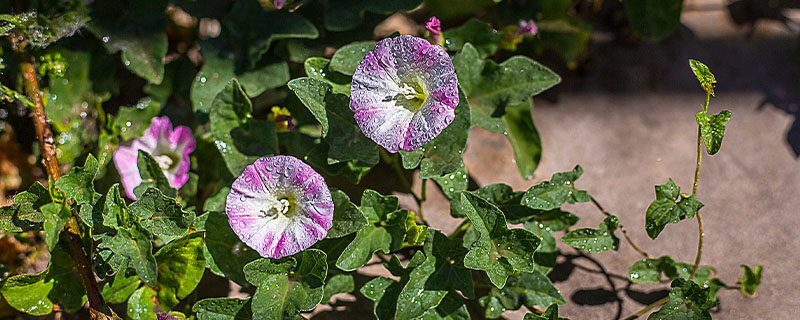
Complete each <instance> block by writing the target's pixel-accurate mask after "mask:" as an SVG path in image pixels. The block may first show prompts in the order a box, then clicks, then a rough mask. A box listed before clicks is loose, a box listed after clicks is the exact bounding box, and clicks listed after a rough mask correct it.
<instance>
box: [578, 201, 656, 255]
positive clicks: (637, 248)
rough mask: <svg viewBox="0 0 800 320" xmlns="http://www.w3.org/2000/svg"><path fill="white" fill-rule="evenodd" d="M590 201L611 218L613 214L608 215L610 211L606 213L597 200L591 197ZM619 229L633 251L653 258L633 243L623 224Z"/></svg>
mask: <svg viewBox="0 0 800 320" xmlns="http://www.w3.org/2000/svg"><path fill="white" fill-rule="evenodd" d="M589 199H591V200H592V203H593V204H594V206H595V207H597V209H598V210H600V212H601V213H603V214H604V215H605V216H606V217H610V216H611V214H610V213H608V211H606V210H605V209H603V206H601V205H600V203H599V202H597V200H596V199H595V198H594V197H592V196H589ZM618 228H619V230H620V231H622V235H623V236H625V240H626V241H628V244H630V245H631V247H632V248H633V250H636V252H638V253H639V254H641V255H642V256H644V257H645V258H650V257H651V256H650V254H648V253H647V252H645V251H644V250H642V248H640V247H639V246H637V245H636V244H635V243H633V239H631V237H630V236H629V235H628V230H626V229H625V226H623V225H622V223H620V224H619V226H618Z"/></svg>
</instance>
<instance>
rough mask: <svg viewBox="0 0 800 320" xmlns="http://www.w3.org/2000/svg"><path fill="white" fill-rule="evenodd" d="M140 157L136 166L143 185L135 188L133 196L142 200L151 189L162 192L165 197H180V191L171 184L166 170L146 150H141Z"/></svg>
mask: <svg viewBox="0 0 800 320" xmlns="http://www.w3.org/2000/svg"><path fill="white" fill-rule="evenodd" d="M138 152H139V155H138V157H137V158H136V166H137V167H138V168H139V175H140V176H141V177H142V183H140V184H139V185H138V186H136V187H134V188H133V194H134V195H136V197H137V198H141V197H142V195H144V193H145V192H146V191H147V190H149V189H150V188H154V189H157V190H159V191H161V192H162V193H163V194H164V195H166V196H167V197H170V198H174V197H176V196H177V195H178V190H177V189H175V188H173V187H172V186H171V185H170V184H169V180H168V179H167V176H166V175H165V174H164V170H163V169H161V166H160V165H159V164H158V162H156V160H155V159H153V156H151V155H150V154H149V153H147V152H146V151H144V150H139V151H138Z"/></svg>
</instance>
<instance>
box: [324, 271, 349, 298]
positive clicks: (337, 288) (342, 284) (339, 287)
mask: <svg viewBox="0 0 800 320" xmlns="http://www.w3.org/2000/svg"><path fill="white" fill-rule="evenodd" d="M355 289H356V285H355V280H353V275H352V274H350V273H340V274H336V275H333V276H330V277H329V278H328V281H327V282H325V294H324V295H323V296H322V302H321V303H329V302H330V301H331V297H333V295H335V294H339V293H350V292H353V290H355Z"/></svg>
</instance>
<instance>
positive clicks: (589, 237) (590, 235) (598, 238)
mask: <svg viewBox="0 0 800 320" xmlns="http://www.w3.org/2000/svg"><path fill="white" fill-rule="evenodd" d="M617 226H619V219H617V217H616V216H610V217H608V218H605V219H604V220H603V222H602V223H600V228H599V229H592V228H581V229H577V230H573V231H570V232H568V233H567V234H565V235H564V236H563V237H561V241H563V242H564V243H566V244H568V245H571V246H573V247H575V248H578V249H581V250H584V251H587V252H591V253H600V252H605V251H608V250H614V251H616V250H619V238H617V237H616V236H615V235H614V230H616V229H617Z"/></svg>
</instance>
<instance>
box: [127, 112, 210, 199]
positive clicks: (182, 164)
mask: <svg viewBox="0 0 800 320" xmlns="http://www.w3.org/2000/svg"><path fill="white" fill-rule="evenodd" d="M194 147H195V140H194V137H192V130H191V129H189V128H188V127H185V126H178V127H177V128H175V130H173V129H172V122H170V121H169V118H167V117H155V118H153V120H152V122H150V128H148V129H147V131H145V133H144V137H141V138H139V139H134V140H133V142H132V143H131V145H130V146H129V147H125V146H121V147H119V148H117V151H115V152H114V165H116V167H117V171H119V175H120V176H121V177H122V186H123V187H124V189H125V192H126V193H127V194H128V198H131V199H133V200H136V196H135V195H134V194H133V188H136V186H138V185H139V184H140V183H142V177H141V175H139V168H138V167H137V166H136V159H137V158H138V156H139V150H143V151H146V152H147V153H149V154H150V155H151V156H152V157H153V159H154V160H155V161H156V162H158V165H159V166H161V170H163V171H164V175H165V176H166V177H167V179H168V180H169V185H170V186H172V187H173V188H176V189H180V187H182V186H183V184H185V183H186V181H187V180H189V154H190V153H192V151H194Z"/></svg>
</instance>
